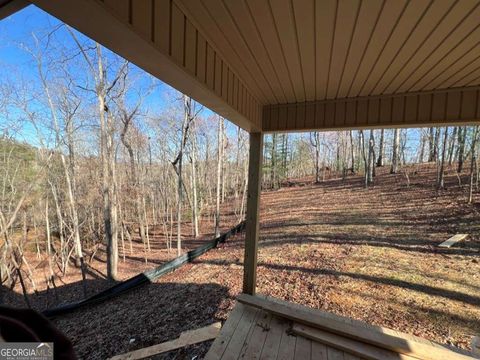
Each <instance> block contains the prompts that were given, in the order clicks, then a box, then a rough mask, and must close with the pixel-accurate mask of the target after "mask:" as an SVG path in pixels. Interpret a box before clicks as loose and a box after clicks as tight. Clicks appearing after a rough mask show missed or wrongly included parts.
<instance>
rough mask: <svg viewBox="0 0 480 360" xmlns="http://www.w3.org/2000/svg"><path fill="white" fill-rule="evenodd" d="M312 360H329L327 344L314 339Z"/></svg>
mask: <svg viewBox="0 0 480 360" xmlns="http://www.w3.org/2000/svg"><path fill="white" fill-rule="evenodd" d="M312 360H328V358H327V346H326V345H325V344H320V343H318V342H316V341H312Z"/></svg>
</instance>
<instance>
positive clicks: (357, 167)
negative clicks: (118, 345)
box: [0, 26, 479, 300]
mask: <svg viewBox="0 0 480 360" xmlns="http://www.w3.org/2000/svg"><path fill="white" fill-rule="evenodd" d="M58 37H63V38H65V37H68V38H69V39H70V40H71V41H70V44H73V45H71V46H70V47H65V46H64V45H61V44H62V42H61V41H58V40H57V38H58ZM19 47H21V49H22V50H23V51H25V52H26V53H27V54H29V56H30V58H31V63H30V65H31V72H30V76H28V77H22V76H18V72H19V69H12V76H10V77H8V76H5V77H3V78H2V82H1V83H0V114H1V117H2V123H1V125H0V172H1V181H2V189H1V193H0V196H1V199H0V204H1V208H0V232H1V238H2V240H1V241H0V246H1V247H0V278H1V281H2V285H4V286H7V287H9V288H11V287H13V286H15V285H16V284H17V283H19V284H20V285H21V286H22V288H25V283H26V282H29V284H30V285H29V286H31V287H32V288H33V289H35V287H36V284H35V280H34V277H33V276H32V272H33V271H34V270H33V269H32V266H31V265H30V264H29V262H28V260H27V257H25V256H24V254H25V252H26V251H31V252H34V253H36V256H37V257H38V259H42V261H45V262H46V264H48V268H49V274H50V276H49V277H48V279H46V281H47V283H48V286H50V287H55V276H54V274H55V273H56V272H57V270H60V272H61V274H66V273H68V272H74V271H77V272H79V273H81V274H82V277H83V279H85V271H86V269H85V268H86V266H87V260H86V258H85V257H86V255H85V254H86V253H89V254H92V253H94V252H95V249H97V248H99V247H101V246H105V248H106V253H107V261H106V270H107V274H108V277H109V278H111V279H117V277H118V275H117V267H118V262H119V261H122V259H123V260H124V259H125V256H126V254H129V253H130V254H131V252H132V241H133V240H134V239H139V241H141V243H142V245H143V254H142V256H143V258H144V261H145V263H148V261H149V254H150V251H151V248H152V244H151V240H150V234H151V231H150V229H151V228H152V227H156V228H161V229H162V231H163V233H164V234H166V241H165V244H163V245H162V246H163V247H164V248H165V249H166V250H167V251H172V252H174V251H175V252H176V254H181V253H182V236H183V235H182V234H184V233H185V231H182V226H183V225H184V224H185V223H191V224H192V226H191V229H192V234H191V236H193V237H199V236H201V230H200V226H199V224H200V223H201V222H202V221H203V220H205V219H207V220H211V222H210V223H211V226H212V227H213V229H212V233H214V234H215V235H217V236H218V235H219V234H220V229H221V224H222V221H223V216H224V214H222V208H223V207H222V205H224V204H227V205H228V208H229V209H230V211H231V212H232V213H233V214H234V215H235V217H236V220H237V221H238V222H240V221H241V220H242V219H243V218H244V215H245V207H246V189H247V178H248V176H247V175H248V174H247V169H248V163H247V159H248V141H247V139H248V136H247V133H245V132H244V131H243V130H241V129H239V128H237V127H235V126H233V125H232V124H230V123H229V122H228V121H226V120H225V119H223V118H221V117H219V116H218V115H216V114H213V113H211V112H210V111H209V110H208V109H205V108H204V107H203V106H202V105H200V104H198V103H196V102H195V101H194V100H192V99H190V98H188V97H186V96H184V95H182V94H179V93H177V92H175V91H173V90H171V89H169V88H167V87H166V86H165V85H163V84H161V83H159V82H158V81H155V80H154V79H152V78H151V77H150V76H149V75H147V74H145V73H143V72H141V71H140V70H139V69H138V68H136V67H135V66H133V65H132V64H129V63H128V62H126V61H124V60H123V59H121V58H119V57H117V56H115V55H114V54H112V53H111V52H108V51H106V50H105V49H103V48H102V47H101V46H100V45H99V44H96V43H93V42H91V41H88V40H86V39H85V38H84V37H80V36H79V35H78V34H77V33H76V32H74V31H73V30H71V29H69V28H66V27H64V26H62V27H59V28H57V29H55V30H54V31H51V32H49V33H47V34H43V36H39V35H38V36H33V38H32V41H30V42H29V43H28V44H19ZM159 104H160V105H159ZM478 135H479V134H478V128H477V127H464V126H457V127H447V128H445V127H442V128H427V129H385V130H383V129H376V130H374V129H368V130H351V131H338V132H324V133H320V132H313V133H308V134H269V135H265V148H264V159H263V160H264V161H263V164H264V165H263V188H264V189H265V190H267V189H269V190H275V189H278V188H280V187H282V186H285V185H288V183H289V181H291V180H292V179H298V178H309V179H313V181H315V182H317V183H322V181H325V180H326V179H331V178H343V179H345V178H346V177H349V176H356V175H357V176H363V184H364V186H365V187H367V188H368V187H370V186H374V185H375V172H376V168H378V167H388V168H389V171H390V173H392V174H399V173H403V174H404V176H405V178H406V181H407V182H408V179H409V175H410V174H409V172H410V171H414V170H412V165H415V164H419V163H424V162H430V163H434V164H435V168H436V169H437V181H436V187H437V188H438V190H441V189H442V188H444V186H445V173H446V171H447V170H449V171H450V170H452V169H453V171H454V172H456V173H461V172H462V171H464V172H465V171H468V173H469V174H470V180H469V183H468V184H463V185H465V186H466V187H468V197H469V201H470V202H471V201H472V196H473V192H474V191H476V190H477V187H478V166H477V152H478V139H477V138H478ZM458 181H461V180H460V177H458ZM32 244H33V245H32ZM174 248H175V250H174ZM85 292H86V290H85ZM0 300H1V299H0Z"/></svg>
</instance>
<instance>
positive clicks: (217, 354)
mask: <svg viewBox="0 0 480 360" xmlns="http://www.w3.org/2000/svg"><path fill="white" fill-rule="evenodd" d="M245 308H246V306H245V305H243V304H240V303H238V304H237V305H236V306H235V308H234V309H233V310H232V312H231V313H230V316H229V317H228V319H227V321H226V322H225V324H224V325H223V327H222V331H221V332H220V335H219V336H218V337H217V338H216V339H215V341H214V342H213V344H212V346H211V347H210V350H209V351H208V353H207V355H206V356H205V360H214V359H220V358H221V357H222V355H223V353H224V352H225V349H226V347H227V345H228V343H229V342H230V339H231V337H232V335H233V332H234V331H235V329H236V328H237V325H238V323H239V322H240V320H241V318H242V316H243V313H244V311H245Z"/></svg>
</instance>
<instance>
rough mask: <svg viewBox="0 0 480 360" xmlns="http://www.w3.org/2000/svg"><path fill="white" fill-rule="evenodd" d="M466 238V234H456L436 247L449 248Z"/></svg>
mask: <svg viewBox="0 0 480 360" xmlns="http://www.w3.org/2000/svg"><path fill="white" fill-rule="evenodd" d="M467 237H468V234H457V235H454V236H452V237H451V238H450V239H448V240H446V241H444V242H442V243H441V244H440V245H438V247H442V248H449V247H452V246H453V245H455V244H456V243H458V242H459V241H462V240H465V239H466V238H467Z"/></svg>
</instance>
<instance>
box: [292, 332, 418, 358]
mask: <svg viewBox="0 0 480 360" xmlns="http://www.w3.org/2000/svg"><path fill="white" fill-rule="evenodd" d="M292 331H293V332H294V333H295V334H297V335H300V336H301V337H307V338H309V339H311V340H313V341H317V342H320V343H322V344H325V345H327V346H329V347H333V348H336V349H338V350H341V351H345V352H348V353H350V354H353V355H355V356H360V357H362V358H364V359H368V360H412V359H415V358H414V357H412V356H409V355H404V354H398V353H396V352H393V351H389V350H385V349H382V348H379V347H376V346H372V345H368V344H365V343H363V342H359V341H355V340H351V339H348V338H346V337H343V336H339V335H335V334H332V333H329V332H327V331H323V330H319V329H315V328H312V327H309V326H306V325H301V324H293V328H292ZM329 360H330V359H329Z"/></svg>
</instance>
